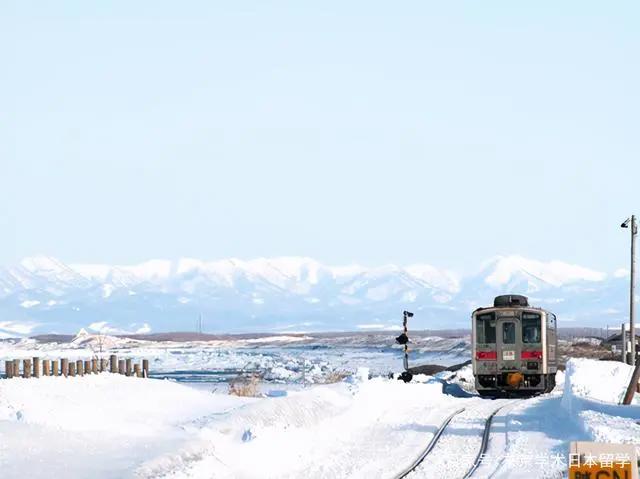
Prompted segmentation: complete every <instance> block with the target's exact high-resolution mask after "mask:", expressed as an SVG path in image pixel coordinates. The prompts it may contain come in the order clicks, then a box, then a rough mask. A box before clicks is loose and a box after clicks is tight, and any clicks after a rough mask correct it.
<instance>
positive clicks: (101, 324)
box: [0, 256, 628, 338]
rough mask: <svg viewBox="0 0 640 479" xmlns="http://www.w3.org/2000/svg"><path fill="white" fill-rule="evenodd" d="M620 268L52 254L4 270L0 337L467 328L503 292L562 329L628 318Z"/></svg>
mask: <svg viewBox="0 0 640 479" xmlns="http://www.w3.org/2000/svg"><path fill="white" fill-rule="evenodd" d="M626 281H627V278H626V277H625V274H624V271H621V270H619V271H616V272H615V273H614V274H606V273H603V272H599V271H595V270H592V269H590V268H586V267H583V266H578V265H572V264H568V263H565V262H562V261H548V262H543V261H537V260H533V259H528V258H524V257H521V256H496V257H494V258H491V259H489V260H488V261H486V262H484V263H483V264H482V265H481V266H480V268H479V269H478V271H477V272H475V273H473V274H467V275H457V274H455V273H454V272H452V271H450V270H447V269H439V268H436V267H434V266H432V265H429V264H413V265H408V266H397V265H383V266H379V267H364V266H361V265H357V264H351V265H342V266H330V265H325V264H322V263H320V262H318V261H316V260H314V259H312V258H308V257H279V258H258V259H253V260H240V259H235V258H231V259H223V260H218V261H201V260H197V259H188V258H187V259H180V260H176V261H170V260H151V261H147V262H144V263H141V264H137V265H125V266H120V265H105V264H65V263H63V262H62V261H60V260H58V259H56V258H51V257H47V256H38V257H32V258H25V259H24V260H22V261H21V262H20V263H18V264H16V265H11V266H6V267H3V268H0V338H1V337H7V336H16V335H17V336H26V335H33V334H38V333H51V332H58V333H72V332H76V331H78V330H80V328H85V329H86V330H87V331H88V332H96V331H103V332H106V333H109V334H145V333H150V332H153V333H155V332H165V331H185V330H189V329H193V330H194V331H195V325H196V324H198V318H199V315H202V318H203V331H204V332H208V333H228V332H238V333H241V332H248V331H274V332H283V333H295V332H304V331H338V330H340V331H345V330H380V331H382V330H390V329H395V328H397V326H398V314H399V313H400V312H401V311H402V310H403V309H410V310H412V311H413V312H415V313H416V316H415V318H414V320H413V323H412V324H411V325H410V326H411V327H415V328H420V329H424V328H430V329H441V328H457V327H466V326H467V325H468V317H469V313H470V312H471V311H472V310H473V309H475V308H476V307H478V306H486V305H488V304H490V303H491V301H492V299H493V297H494V296H495V295H497V294H504V293H519V294H525V295H527V296H529V297H530V299H531V302H532V303H533V304H535V305H539V306H544V307H547V308H550V309H553V310H554V311H555V312H557V313H558V314H559V315H560V318H561V320H563V322H564V324H565V325H566V326H568V325H569V323H571V325H575V326H582V325H585V326H600V325H603V326H604V325H605V324H610V325H616V324H619V323H620V322H622V321H623V320H624V318H625V314H626V313H625V311H626V309H627V305H626V303H627V301H628V299H627V288H626Z"/></svg>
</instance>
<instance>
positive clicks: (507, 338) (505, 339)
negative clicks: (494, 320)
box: [502, 322, 516, 344]
mask: <svg viewBox="0 0 640 479" xmlns="http://www.w3.org/2000/svg"><path fill="white" fill-rule="evenodd" d="M515 343H516V323H512V322H507V323H502V344H515Z"/></svg>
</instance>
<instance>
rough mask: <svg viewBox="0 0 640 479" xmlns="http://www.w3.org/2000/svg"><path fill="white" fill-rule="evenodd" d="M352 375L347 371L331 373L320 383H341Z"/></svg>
mask: <svg viewBox="0 0 640 479" xmlns="http://www.w3.org/2000/svg"><path fill="white" fill-rule="evenodd" d="M349 375H350V373H348V372H347V371H331V372H330V373H329V374H327V375H326V376H324V377H323V378H322V379H321V380H320V381H318V382H319V383H321V384H333V383H339V382H341V381H343V380H344V378H346V377H348V376H349Z"/></svg>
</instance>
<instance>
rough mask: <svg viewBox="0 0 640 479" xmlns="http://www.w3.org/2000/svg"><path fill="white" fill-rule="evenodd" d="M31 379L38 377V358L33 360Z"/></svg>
mask: <svg viewBox="0 0 640 479" xmlns="http://www.w3.org/2000/svg"><path fill="white" fill-rule="evenodd" d="M33 377H35V378H39V377H40V358H37V357H34V358H33Z"/></svg>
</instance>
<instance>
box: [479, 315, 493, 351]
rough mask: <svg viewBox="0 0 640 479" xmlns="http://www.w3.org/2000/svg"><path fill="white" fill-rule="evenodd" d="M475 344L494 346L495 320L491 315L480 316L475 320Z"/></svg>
mask: <svg viewBox="0 0 640 479" xmlns="http://www.w3.org/2000/svg"><path fill="white" fill-rule="evenodd" d="M476 342H478V343H480V344H495V342H496V318H495V316H494V315H493V313H487V314H480V315H478V317H477V318H476Z"/></svg>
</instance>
